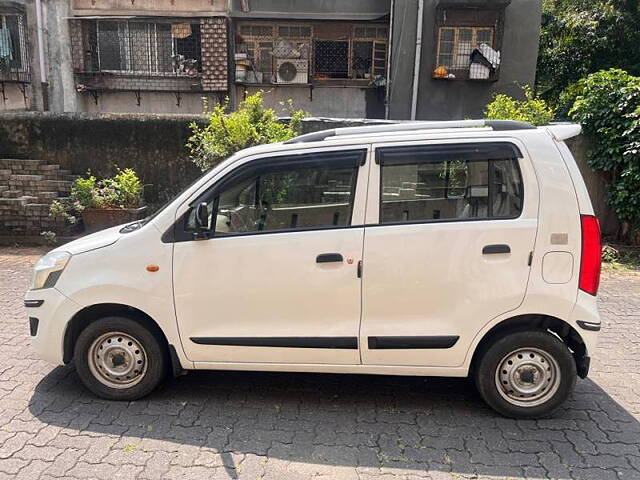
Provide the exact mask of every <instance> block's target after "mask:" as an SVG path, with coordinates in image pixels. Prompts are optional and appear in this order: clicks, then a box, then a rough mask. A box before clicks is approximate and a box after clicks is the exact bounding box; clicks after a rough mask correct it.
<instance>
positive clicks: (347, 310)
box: [173, 147, 369, 366]
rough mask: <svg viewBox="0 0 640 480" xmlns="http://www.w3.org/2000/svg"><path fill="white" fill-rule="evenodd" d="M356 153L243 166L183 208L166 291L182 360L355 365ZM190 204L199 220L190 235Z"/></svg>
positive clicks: (363, 167) (359, 160) (360, 182)
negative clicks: (170, 289)
mask: <svg viewBox="0 0 640 480" xmlns="http://www.w3.org/2000/svg"><path fill="white" fill-rule="evenodd" d="M367 154H368V152H367V148H366V147H361V148H349V149H344V148H342V149H333V150H329V151H327V150H323V151H313V150H306V151H302V152H298V153H288V154H286V155H282V154H281V155H278V156H270V157H267V158H259V159H254V160H251V161H249V162H246V163H244V164H243V165H240V166H238V167H236V168H234V169H233V170H231V171H228V172H226V174H224V175H223V176H222V178H219V179H216V180H215V184H214V185H213V187H212V188H211V189H210V190H209V191H206V192H205V193H203V194H199V196H198V197H197V198H194V199H192V200H191V202H190V204H189V205H187V206H184V207H183V209H182V212H183V214H182V215H181V216H180V218H179V220H178V221H177V223H176V228H177V229H178V230H180V231H181V233H180V234H177V235H176V242H175V246H174V267H173V271H174V296H175V306H176V314H177V319H178V326H179V331H180V336H181V340H182V345H183V348H184V351H185V352H186V355H187V357H188V358H189V359H190V360H192V361H194V362H209V363H211V362H225V363H239V362H242V363H270V364H274V363H276V364H277V363H282V364H291V363H307V364H357V363H360V356H359V351H358V338H357V337H358V329H359V323H360V313H361V305H360V295H361V279H360V278H359V277H358V271H357V268H358V262H359V261H360V259H361V257H362V245H363V236H364V227H363V224H364V210H365V201H366V198H365V192H366V187H367V173H368V168H369V165H368V163H369V162H366V158H367ZM202 203H205V204H206V205H207V209H208V216H209V219H208V225H207V226H206V230H205V231H201V232H199V233H197V234H196V233H195V232H194V230H195V228H196V221H195V218H196V210H197V206H198V205H201V204H202ZM202 366H206V365H204V364H203V365H202Z"/></svg>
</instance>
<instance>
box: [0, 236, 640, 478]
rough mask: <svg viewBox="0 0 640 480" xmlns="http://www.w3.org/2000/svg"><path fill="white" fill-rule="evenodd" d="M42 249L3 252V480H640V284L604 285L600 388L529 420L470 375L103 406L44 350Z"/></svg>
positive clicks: (164, 392)
mask: <svg viewBox="0 0 640 480" xmlns="http://www.w3.org/2000/svg"><path fill="white" fill-rule="evenodd" d="M41 253H42V250H38V249H14V248H2V249H0V478H25V479H37V478H98V479H110V480H111V479H119V478H123V479H125V478H135V479H152V480H157V479H161V478H162V479H165V478H167V479H168V478H184V479H196V478H206V479H217V478H231V479H236V478H239V479H257V478H265V479H267V478H268V479H289V478H293V479H297V478H311V477H325V478H327V479H333V478H346V479H351V478H353V479H362V480H364V479H370V478H376V479H377V478H384V479H387V478H388V479H396V478H398V479H399V478H403V479H409V478H411V479H418V478H434V479H439V478H449V479H462V478H511V479H519V478H561V479H567V478H576V479H582V478H590V479H613V478H619V479H640V423H639V420H640V277H631V276H627V277H623V276H617V277H611V276H609V277H607V278H605V279H604V280H603V285H602V289H601V297H600V300H601V311H602V314H603V318H604V324H605V328H604V332H603V335H602V336H601V344H600V347H599V349H598V351H597V352H596V354H595V356H594V359H593V367H592V375H591V378H590V379H588V380H582V381H578V385H577V389H576V394H575V395H574V397H573V398H572V399H571V400H570V401H569V402H568V403H567V404H566V406H565V407H564V408H563V409H562V410H561V411H559V412H558V413H557V414H556V415H555V417H554V418H553V419H548V420H539V421H515V420H509V419H504V418H501V417H499V416H497V415H495V414H494V413H493V412H492V411H490V410H489V409H488V408H487V407H485V406H484V405H483V403H482V402H481V400H480V399H479V398H478V395H477V394H476V393H475V391H474V389H473V388H472V387H471V385H470V383H469V382H468V381H466V380H459V379H458V380H453V379H421V378H413V377H378V376H338V375H307V374H271V373H242V372H237V373H222V372H207V373H192V374H190V375H188V376H185V377H181V378H180V379H178V380H174V381H171V382H169V383H168V384H167V385H166V386H164V387H163V388H161V389H160V391H158V392H157V393H154V394H153V395H151V396H150V397H149V398H148V399H145V400H144V401H139V402H132V403H115V402H108V401H103V400H98V399H96V398H94V397H93V396H91V395H90V394H88V393H87V392H86V391H85V390H84V389H83V388H82V386H81V385H79V380H78V377H77V375H76V373H75V371H74V369H73V367H71V366H68V367H52V366H50V365H48V364H46V363H44V362H42V361H40V360H38V359H37V358H36V357H35V355H34V353H33V351H32V350H31V347H30V345H29V337H28V333H27V331H28V326H27V321H26V312H25V310H24V308H23V306H22V296H23V293H24V291H25V288H27V285H28V282H29V277H30V268H31V265H32V264H33V262H35V260H36V259H37V257H38V256H39V255H40V254H41Z"/></svg>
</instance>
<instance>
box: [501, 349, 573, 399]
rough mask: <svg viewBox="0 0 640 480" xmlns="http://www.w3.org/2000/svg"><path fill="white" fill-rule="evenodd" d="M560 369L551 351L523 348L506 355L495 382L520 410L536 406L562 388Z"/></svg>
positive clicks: (505, 397)
mask: <svg viewBox="0 0 640 480" xmlns="http://www.w3.org/2000/svg"><path fill="white" fill-rule="evenodd" d="M560 380H561V373H560V366H559V365H558V362H557V361H556V359H555V358H553V356H552V355H551V354H549V353H548V352H545V351H544V350H540V349H539V348H533V347H523V348H519V349H517V350H514V351H512V352H511V353H508V354H507V355H505V356H504V357H503V358H502V360H501V361H500V362H499V363H498V368H497V369H496V374H495V382H496V388H497V389H498V392H499V393H500V395H501V396H502V398H504V399H505V400H506V401H507V402H509V403H510V404H512V405H516V406H518V407H536V406H538V405H542V404H543V403H545V402H546V401H548V400H549V399H550V398H551V397H553V396H554V395H555V393H556V392H557V391H558V389H559V388H560Z"/></svg>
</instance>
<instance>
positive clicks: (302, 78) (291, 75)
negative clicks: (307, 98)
mask: <svg viewBox="0 0 640 480" xmlns="http://www.w3.org/2000/svg"><path fill="white" fill-rule="evenodd" d="M276 74H277V76H276V81H277V83H309V61H308V60H299V59H290V58H279V59H276Z"/></svg>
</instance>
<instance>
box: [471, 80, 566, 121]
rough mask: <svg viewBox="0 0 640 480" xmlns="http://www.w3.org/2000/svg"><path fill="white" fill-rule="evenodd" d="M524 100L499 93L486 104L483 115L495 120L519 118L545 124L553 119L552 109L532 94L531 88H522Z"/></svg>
mask: <svg viewBox="0 0 640 480" xmlns="http://www.w3.org/2000/svg"><path fill="white" fill-rule="evenodd" d="M522 90H523V92H524V100H516V99H515V98H512V97H510V96H509V95H505V94H504V93H499V94H497V95H495V96H494V97H493V101H492V102H491V103H490V104H488V105H487V108H486V109H485V112H484V113H485V116H486V117H487V118H491V119H495V120H520V121H523V122H529V123H531V124H533V125H545V124H547V123H549V122H551V121H552V120H553V119H554V111H553V109H552V108H551V107H550V106H549V105H547V103H546V102H545V101H544V100H542V99H541V98H537V97H535V96H534V95H533V92H532V91H531V88H530V87H529V86H525V87H523V88H522Z"/></svg>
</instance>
